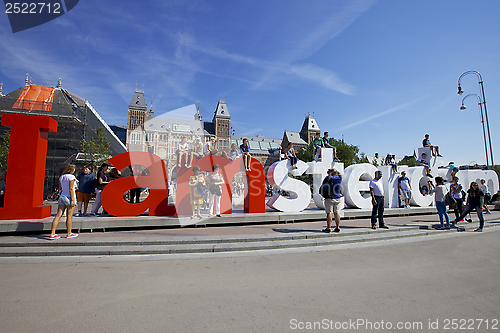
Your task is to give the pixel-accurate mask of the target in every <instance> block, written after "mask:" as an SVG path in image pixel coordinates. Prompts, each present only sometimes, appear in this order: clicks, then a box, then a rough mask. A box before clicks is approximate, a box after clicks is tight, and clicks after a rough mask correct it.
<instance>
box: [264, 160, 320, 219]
mask: <svg viewBox="0 0 500 333" xmlns="http://www.w3.org/2000/svg"><path fill="white" fill-rule="evenodd" d="M297 167H298V169H295V170H292V167H291V166H290V162H289V161H288V160H284V161H279V162H275V163H274V164H273V165H271V167H270V168H269V170H268V171H267V181H268V182H269V184H271V186H272V187H273V188H276V189H280V190H284V191H287V192H290V198H289V199H287V198H285V197H283V196H281V195H279V194H275V195H273V196H272V197H271V199H269V201H268V202H267V205H268V206H269V207H271V208H274V209H276V210H279V211H282V212H300V211H302V210H304V209H306V208H307V206H309V202H310V201H311V190H310V188H309V185H307V184H306V183H304V182H303V181H300V180H297V179H293V178H290V177H288V172H290V173H291V174H292V175H294V176H300V175H302V174H303V173H304V172H305V171H306V170H307V168H308V165H307V164H306V163H305V162H303V161H300V160H299V161H298V163H297Z"/></svg>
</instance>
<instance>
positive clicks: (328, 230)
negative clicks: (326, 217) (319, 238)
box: [321, 228, 332, 234]
mask: <svg viewBox="0 0 500 333" xmlns="http://www.w3.org/2000/svg"><path fill="white" fill-rule="evenodd" d="M321 231H323V232H326V233H327V234H329V233H330V232H332V229H329V228H325V229H323V230H321Z"/></svg>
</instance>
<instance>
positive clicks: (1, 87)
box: [0, 82, 3, 96]
mask: <svg viewBox="0 0 500 333" xmlns="http://www.w3.org/2000/svg"><path fill="white" fill-rule="evenodd" d="M0 96H3V83H2V82H0Z"/></svg>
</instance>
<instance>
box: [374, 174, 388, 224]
mask: <svg viewBox="0 0 500 333" xmlns="http://www.w3.org/2000/svg"><path fill="white" fill-rule="evenodd" d="M380 179H382V171H375V179H372V180H371V181H370V195H371V197H372V205H373V209H372V229H377V217H378V225H379V228H382V229H389V227H388V226H386V225H385V223H384V186H383V184H382V181H381V180H380Z"/></svg>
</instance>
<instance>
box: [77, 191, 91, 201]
mask: <svg viewBox="0 0 500 333" xmlns="http://www.w3.org/2000/svg"><path fill="white" fill-rule="evenodd" d="M76 201H78V202H82V201H83V202H85V203H89V201H90V193H83V192H76Z"/></svg>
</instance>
